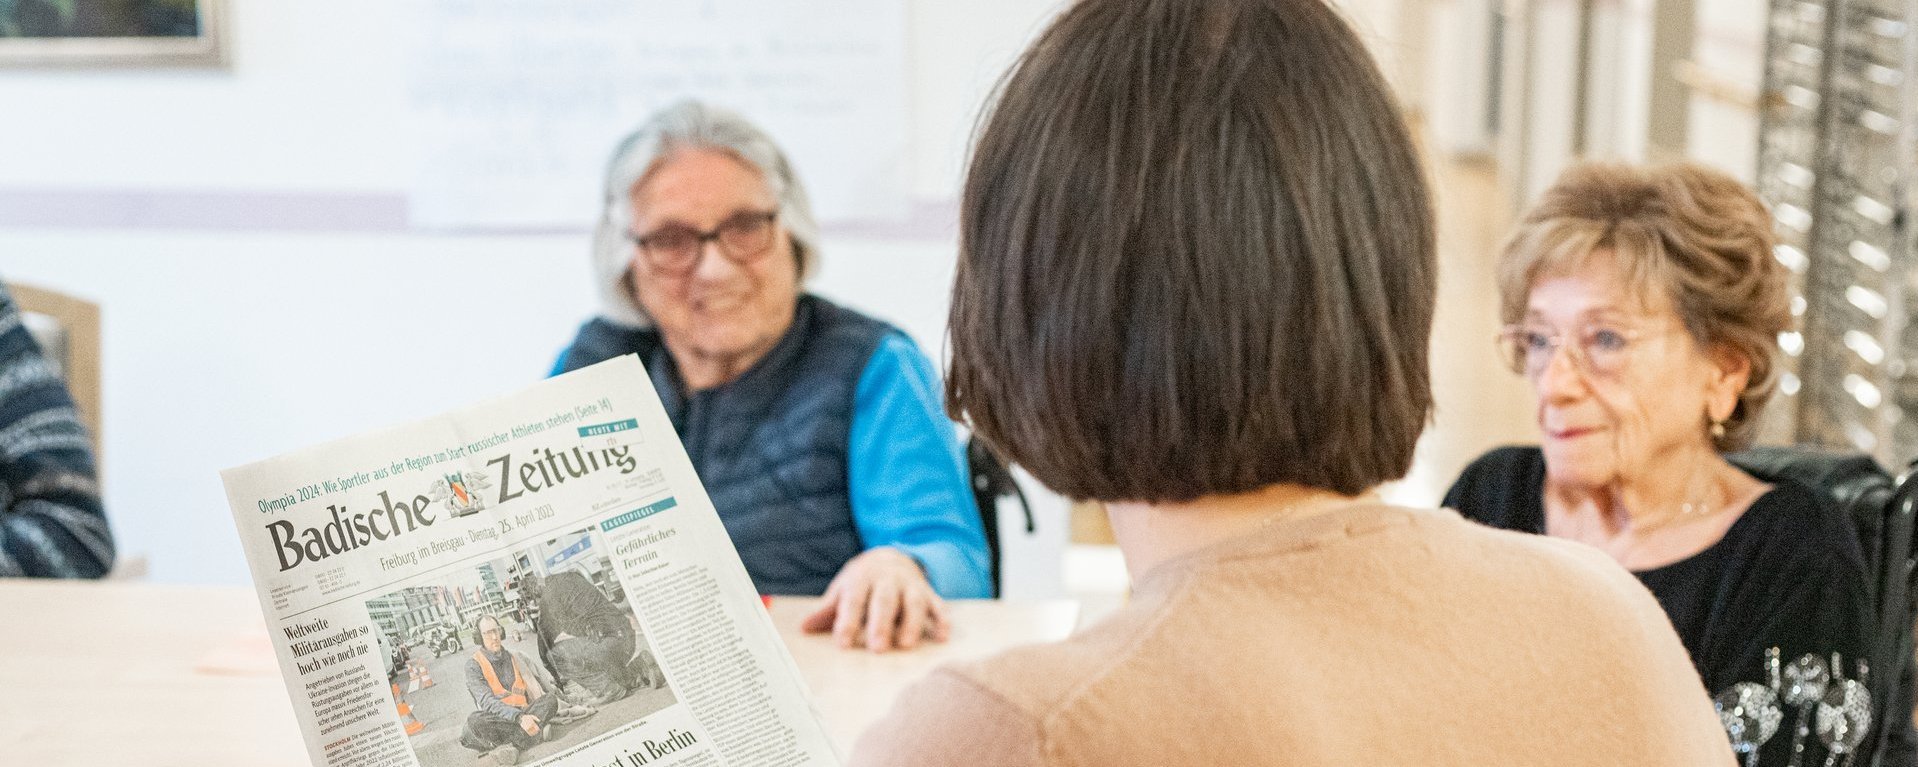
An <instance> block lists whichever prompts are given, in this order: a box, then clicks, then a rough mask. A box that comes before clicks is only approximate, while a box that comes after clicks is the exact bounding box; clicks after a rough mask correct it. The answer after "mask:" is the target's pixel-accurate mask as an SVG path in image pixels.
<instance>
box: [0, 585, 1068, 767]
mask: <svg viewBox="0 0 1918 767" xmlns="http://www.w3.org/2000/svg"><path fill="white" fill-rule="evenodd" d="M814 604H816V601H815V600H812V599H801V598H782V599H776V600H774V602H773V606H772V615H773V618H774V620H775V622H777V623H778V624H779V626H780V633H781V634H782V636H784V637H785V639H786V641H787V643H788V646H789V647H790V648H791V651H792V654H793V658H794V659H795V660H796V661H797V662H798V664H799V667H800V671H801V673H802V674H803V675H804V676H805V678H806V683H807V684H808V685H809V686H810V687H811V689H812V693H813V695H814V699H815V701H816V703H817V707H818V709H819V711H820V713H821V715H822V717H823V718H824V720H825V726H826V729H827V732H828V733H829V734H830V735H831V737H832V738H833V741H834V742H835V743H837V744H839V746H840V748H841V750H842V751H849V750H850V748H851V745H852V742H853V740H854V738H856V737H857V736H858V734H859V732H860V731H861V730H863V729H864V728H865V727H866V725H867V724H869V723H871V722H872V721H873V720H874V719H877V718H878V717H879V716H880V715H882V714H884V713H885V711H886V710H887V709H888V708H889V707H890V705H891V702H892V698H893V697H894V696H895V695H897V694H898V692H899V691H900V690H901V689H903V688H904V687H905V686H906V685H908V684H910V683H911V682H912V681H913V680H914V679H917V678H918V677H920V676H921V675H923V674H925V673H926V672H927V671H929V670H931V669H932V668H933V667H934V666H937V665H939V664H940V663H944V662H946V661H950V660H962V659H967V658H974V657H980V656H984V655H990V654H992V653H994V652H997V651H998V650H1000V649H1003V648H1005V647H1009V646H1012V645H1016V644H1024V643H1028V642H1037V641H1050V640H1056V639H1061V638H1064V637H1065V636H1066V635H1067V634H1068V633H1070V632H1071V630H1072V627H1073V624H1074V621H1075V620H1076V618H1077V615H1078V607H1077V605H1076V604H1074V603H1072V602H1069V601H1054V602H1036V603H1020V602H992V601H965V602H956V603H953V604H952V605H951V607H952V614H953V620H954V630H953V636H952V641H951V642H949V643H946V644H943V645H927V646H925V647H922V648H921V649H918V650H914V651H911V652H903V653H887V654H884V655H874V654H871V653H866V652H863V651H859V652H855V651H842V650H839V649H837V648H835V647H833V646H832V640H831V638H830V637H829V636H821V635H803V634H801V633H800V632H799V630H798V623H799V616H803V615H804V614H805V613H806V612H807V611H809V610H810V608H811V606H812V605H814ZM0 626H4V627H5V628H4V630H0V687H3V688H4V689H5V691H6V692H5V694H0V764H5V765H82V764H84V765H94V764H100V765H108V764H140V765H143V766H145V767H217V766H219V765H249V766H251V765H259V766H260V767H277V766H279V765H286V766H287V767H303V766H304V765H307V764H308V762H307V759H306V751H305V749H304V748H303V747H302V746H301V743H300V730H299V726H298V725H297V724H296V723H295V722H294V720H293V706H292V703H291V702H289V700H288V698H287V694H286V688H285V687H284V685H283V684H282V682H281V681H280V675H279V670H278V669H277V667H275V666H274V661H273V656H272V649H271V647H270V646H269V645H268V644H267V641H268V640H267V635H266V627H265V624H264V622H263V621H262V620H261V618H260V608H259V603H258V602H257V601H255V599H254V596H253V593H252V591H251V590H250V589H246V588H240V587H194V586H157V585H145V584H127V583H117V582H109V583H73V582H52V581H25V580H8V579H0Z"/></svg>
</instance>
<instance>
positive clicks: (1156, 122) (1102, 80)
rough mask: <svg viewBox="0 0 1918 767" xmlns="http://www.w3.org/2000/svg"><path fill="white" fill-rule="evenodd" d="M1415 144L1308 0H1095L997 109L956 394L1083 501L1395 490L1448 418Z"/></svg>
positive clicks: (969, 205) (965, 255)
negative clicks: (1436, 426) (1433, 367)
mask: <svg viewBox="0 0 1918 767" xmlns="http://www.w3.org/2000/svg"><path fill="white" fill-rule="evenodd" d="M1435 284H1436V264H1435V261H1434V244H1433V225H1432V218H1431V210H1430V206H1429V202H1428V199H1427V196H1426V184H1425V179H1424V176H1423V173H1422V172H1421V170H1420V166H1419V161H1418V157H1417V155H1416V152H1415V150H1414V148H1413V145H1412V141H1411V138H1410V136H1409V135H1408V134H1407V132H1406V129H1405V126H1404V124H1403V122H1402V121H1401V119H1400V115H1399V111H1398V107H1397V105H1396V104H1395V103H1394V102H1393V99H1392V97H1391V95H1390V94H1389V93H1388V91H1387V87H1386V84H1385V81H1384V79H1383V78H1382V77H1380V75H1379V72H1378V70H1377V69H1376V68H1375V66H1374V65H1373V63H1372V60H1371V58H1370V56H1368V55H1367V53H1366V51H1365V49H1364V47H1363V46H1362V45H1361V44H1360V42H1359V39H1358V37H1357V36H1356V35H1354V34H1353V32H1352V30H1351V29H1350V28H1349V27H1347V26H1346V24H1345V22H1344V21H1343V20H1342V19H1341V18H1340V17H1339V16H1338V15H1337V14H1336V13H1334V12H1333V11H1332V10H1331V9H1330V8H1328V7H1327V6H1326V5H1325V4H1324V3H1323V2H1321V1H1320V0H1083V1H1082V2H1079V3H1076V4H1074V5H1073V6H1071V7H1070V8H1069V9H1068V10H1066V11H1065V12H1064V14H1063V15H1061V16H1060V17H1059V19H1058V20H1057V21H1055V22H1054V23H1053V24H1052V26H1051V27H1050V28H1049V29H1047V30H1046V32H1045V33H1044V34H1043V35H1041V36H1040V38H1039V39H1038V40H1037V41H1036V42H1034V43H1033V45H1032V47H1031V48H1030V49H1029V50H1027V51H1026V52H1025V54H1024V56H1023V57H1022V58H1021V59H1020V60H1019V62H1018V64H1017V65H1016V66H1015V67H1014V69H1013V70H1012V71H1011V72H1010V73H1009V74H1008V75H1007V76H1006V79H1005V80H1004V81H1002V83H1001V84H1000V89H999V95H998V101H997V105H996V106H995V107H994V108H992V110H991V111H990V113H989V114H987V115H986V116H985V117H984V118H983V122H982V126H981V130H980V132H979V135H978V139H977V144H976V147H975V149H974V156H973V158H972V163H971V167H970V169H969V172H968V174H967V177H966V182H965V191H964V195H963V199H962V209H961V222H960V255H959V268H958V277H957V281H956V284H955V285H954V287H953V302H952V320H951V330H950V332H951V350H952V370H951V373H950V375H949V376H948V377H947V382H946V406H947V410H948V412H950V413H951V414H952V415H953V417H954V418H957V419H960V420H961V421H964V422H967V423H969V424H970V425H971V427H972V429H973V430H974V432H975V434H977V435H978V436H979V437H981V438H983V439H984V440H985V441H986V443H987V444H988V445H990V446H992V448H993V449H994V451H995V452H997V453H999V454H1000V456H1001V457H1003V458H1005V459H1007V460H1010V461H1013V462H1015V463H1018V464H1020V465H1023V466H1024V467H1026V469H1027V470H1028V471H1029V472H1031V473H1032V475H1033V476H1034V477H1035V478H1037V479H1038V480H1039V481H1041V482H1043V483H1045V484H1046V485H1048V486H1050V487H1051V488H1053V489H1054V490H1057V491H1059V492H1061V493H1064V494H1066V495H1069V496H1072V497H1075V498H1092V499H1098V500H1129V501H1145V502H1176V501H1187V500H1192V499H1194V498H1198V497H1201V496H1206V495H1214V494H1223V493H1238V492H1245V491H1250V490H1254V489H1257V488H1260V487H1264V486H1267V485H1272V484H1276V483H1295V484H1301V485H1307V486H1311V487H1316V488H1323V489H1328V490H1334V491H1338V492H1341V493H1346V494H1352V493H1357V492H1360V491H1363V490H1365V489H1367V488H1369V487H1372V486H1374V485H1376V484H1378V483H1380V482H1383V481H1386V480H1389V479H1395V478H1398V477H1401V476H1404V474H1405V472H1406V469H1407V468H1408V466H1409V465H1410V463H1411V460H1412V451H1413V447H1414V445H1415V444H1416V443H1417V441H1418V436H1419V433H1420V432H1421V431H1422V430H1423V429H1424V426H1425V424H1426V423H1427V421H1428V420H1429V418H1430V415H1431V410H1432V394H1431V382H1430V376H1429V373H1428V370H1427V365H1426V354H1427V344H1428V343H1429V338H1430V334H1431V326H1432V304H1433V300H1434V297H1435V295H1434V294H1435Z"/></svg>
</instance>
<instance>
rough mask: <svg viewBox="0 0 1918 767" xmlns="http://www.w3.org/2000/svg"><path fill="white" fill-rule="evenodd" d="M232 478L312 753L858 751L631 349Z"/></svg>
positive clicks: (355, 760) (425, 764)
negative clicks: (840, 747)
mask: <svg viewBox="0 0 1918 767" xmlns="http://www.w3.org/2000/svg"><path fill="white" fill-rule="evenodd" d="M222 476H223V479H224V480H225V483H226V490H227V497H228V500H229V503H230V504H231V506H232V509H233V515H234V521H235V523H236V525H237V527H238V529H239V532H240V537H241V539H242V545H243V547H244V549H245V551H246V555H247V560H248V563H249V565H250V567H251V569H252V572H253V577H254V584H255V587H256V590H257V592H258V595H259V598H260V604H261V608H262V610H263V611H264V612H265V615H266V618H267V623H268V628H269V632H270V634H271V638H272V640H273V645H274V653H275V655H276V657H277V658H278V660H279V663H280V667H281V672H282V674H283V675H284V677H285V679H286V682H287V689H288V693H289V695H290V696H291V698H292V701H293V708H294V711H295V712H296V714H297V715H298V717H299V719H300V723H299V724H300V727H301V731H302V733H303V734H304V736H305V740H306V745H307V749H308V755H309V758H310V759H311V761H312V763H313V764H315V765H324V766H325V767H346V766H348V765H351V766H353V767H405V766H412V765H418V766H420V767H455V766H457V767H467V766H468V765H475V764H478V765H508V764H532V765H566V766H568V767H572V766H574V765H578V766H579V767H641V766H642V765H662V766H664V765H676V766H680V767H701V766H704V765H736V766H739V767H745V766H747V765H750V766H752V767H761V766H762V765H763V766H767V767H787V766H793V767H797V766H799V765H834V764H838V759H837V757H836V756H835V755H834V754H833V751H832V746H831V745H830V743H829V742H828V740H827V737H826V735H825V732H824V730H823V728H822V727H821V726H820V724H819V721H818V719H817V717H816V715H815V713H814V712H813V710H812V708H811V705H810V703H809V698H808V695H807V693H806V691H805V688H804V684H803V682H801V680H800V676H799V672H798V669H797V668H796V667H795V666H794V665H793V662H792V659H791V657H790V656H789V655H788V654H787V652H786V649H785V647H784V645H783V644H781V642H780V640H779V636H778V633H777V631H776V630H775V628H774V626H773V624H772V622H771V620H770V619H769V618H768V617H767V615H766V612H765V608H764V606H763V604H762V602H761V601H760V599H759V597H758V595H757V594H756V593H755V591H754V589H753V585H752V582H751V580H750V578H748V576H747V575H746V570H745V567H744V566H743V565H742V564H741V563H740V561H739V556H738V554H737V552H736V551H735V550H734V549H733V546H732V542H731V540H730V539H729V538H728V537H727V535H726V531H725V527H724V526H723V525H722V524H721V522H720V520H719V516H718V514H717V512H715V511H714V509H713V506H712V502H711V500H710V499H709V498H708V497H707V496H706V492H705V490H704V488H703V487H702V486H701V485H700V483H699V479H698V476H697V475H696V474H695V473H694V471H693V468H692V464H691V462H690V461H688V460H687V458H686V453H685V450H684V448H683V447H682V446H681V445H680V443H679V440H678V438H677V437H676V435H675V433H674V431H673V428H672V424H671V422H670V421H669V420H668V419H667V416H666V413H665V411H664V410H663V409H662V408H661V406H660V404H659V399H658V396H657V395H656V394H655V393H654V391H653V389H652V386H651V382H650V379H649V378H648V377H647V375H646V372H645V370H644V368H643V367H642V365H641V364H640V362H639V360H638V358H637V357H635V356H630V355H629V356H626V357H622V358H618V359H614V360H609V361H607V362H604V363H601V364H599V365H594V366H592V367H590V368H586V369H583V370H579V371H576V372H573V373H569V374H566V375H563V376H559V377H556V378H552V379H549V380H547V381H543V382H541V383H539V384H536V385H534V386H532V387H529V388H528V389H526V390H524V391H522V392H520V393H518V394H515V395H512V396H508V397H504V398H500V399H496V400H493V401H490V402H486V403H482V404H479V405H475V406H472V407H468V408H465V409H462V410H458V411H455V412H452V413H448V414H446V415H442V416H439V417H436V418H431V419H427V420H423V421H419V422H415V423H412V424H408V425H405V426H401V427H397V428H393V429H388V430H383V431H379V432H373V433H368V434H362V435H359V436H355V437H349V438H346V439H343V440H339V441H336V442H332V443H328V444H325V445H319V446H316V447H312V448H308V449H305V450H301V451H297V452H294V453H290V454H287V455H283V456H280V457H277V458H272V459H268V460H265V461H261V462H259V463H254V464H250V465H247V466H242V467H238V468H234V469H229V470H227V471H225V472H223V474H222Z"/></svg>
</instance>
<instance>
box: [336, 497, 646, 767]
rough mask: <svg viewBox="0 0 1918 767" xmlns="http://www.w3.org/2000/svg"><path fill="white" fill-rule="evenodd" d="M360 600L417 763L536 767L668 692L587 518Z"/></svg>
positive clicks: (625, 721)
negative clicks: (427, 581)
mask: <svg viewBox="0 0 1918 767" xmlns="http://www.w3.org/2000/svg"><path fill="white" fill-rule="evenodd" d="M366 609H367V613H368V614H369V616H370V617H371V618H372V622H373V623H374V624H375V625H376V626H377V627H378V633H379V635H380V645H381V646H380V651H381V652H382V653H384V657H385V658H386V661H387V663H386V665H387V669H388V675H389V679H390V682H391V685H390V689H391V690H392V692H393V695H394V706H395V707H396V708H397V709H398V711H399V714H400V720H401V722H402V724H404V725H405V727H406V731H407V735H408V740H409V743H410V745H411V746H412V749H413V753H414V756H415V758H417V759H418V760H419V763H420V764H421V765H422V766H423V767H470V766H471V765H475V764H479V765H488V764H494V765H505V764H533V763H536V762H539V761H542V760H544V759H547V758H549V757H552V756H555V755H558V754H561V753H565V752H567V751H569V750H572V749H573V748H574V747H575V746H578V745H580V744H582V743H586V742H588V741H591V740H593V739H595V738H597V737H599V736H601V735H603V734H605V733H607V732H609V731H612V730H613V729H615V728H617V727H620V726H621V725H631V724H633V723H635V722H637V721H638V720H640V719H643V718H644V717H646V716H649V715H651V714H653V713H654V712H656V711H659V710H660V709H663V708H665V707H667V706H670V705H672V704H673V703H674V702H675V696H674V694H673V692H672V690H671V689H670V688H669V687H668V686H667V685H666V680H665V677H664V675H663V674H662V673H661V671H660V668H659V665H658V663H657V662H655V660H654V656H653V652H652V647H651V644H650V643H649V642H648V641H647V640H646V637H645V636H644V635H643V634H642V633H641V632H640V631H639V625H638V621H636V620H635V619H634V618H633V614H632V607H631V605H630V603H628V602H627V600H626V594H625V591H624V590H623V589H622V588H621V586H620V582H619V578H618V575H617V573H615V572H614V570H613V565H612V561H611V559H610V558H609V557H608V556H607V553H606V547H605V546H604V544H603V541H600V540H597V539H596V536H595V535H594V534H593V532H592V530H591V529H583V530H576V531H573V532H570V533H566V534H564V535H560V536H558V537H555V538H550V539H547V540H546V541H544V542H541V543H539V544H536V545H533V546H529V547H526V548H522V549H519V550H517V551H514V552H512V553H511V554H510V555H509V556H506V557H501V558H498V559H492V560H488V561H486V562H483V563H481V564H479V565H478V566H476V567H470V568H464V569H461V570H459V571H457V572H454V573H451V574H448V575H447V576H445V577H444V578H443V579H441V581H440V582H439V583H436V584H432V585H414V586H408V587H406V588H402V589H399V590H397V591H394V592H391V593H388V594H384V595H381V596H378V597H374V598H372V599H369V600H367V602H366Z"/></svg>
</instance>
